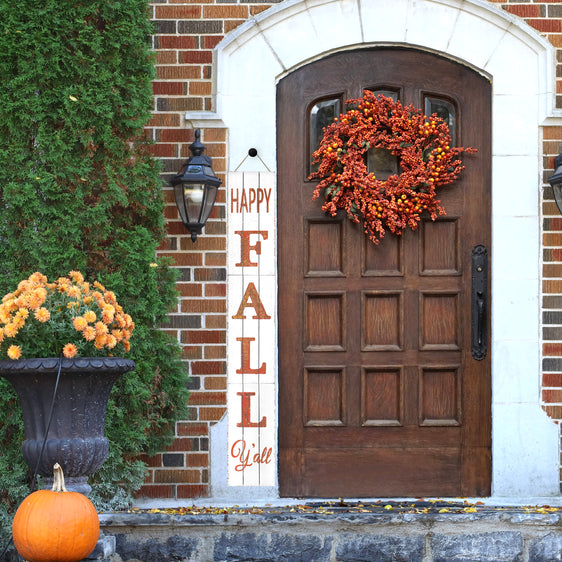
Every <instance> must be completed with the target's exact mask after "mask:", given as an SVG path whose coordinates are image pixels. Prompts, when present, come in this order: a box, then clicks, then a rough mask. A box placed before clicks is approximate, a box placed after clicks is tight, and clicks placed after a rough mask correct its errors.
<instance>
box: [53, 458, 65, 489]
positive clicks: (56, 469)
mask: <svg viewBox="0 0 562 562" xmlns="http://www.w3.org/2000/svg"><path fill="white" fill-rule="evenodd" d="M52 490H53V492H67V491H68V490H67V489H66V487H65V485H64V473H63V471H62V467H61V465H60V464H59V463H56V464H55V466H53V488H52Z"/></svg>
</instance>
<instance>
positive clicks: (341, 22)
mask: <svg viewBox="0 0 562 562" xmlns="http://www.w3.org/2000/svg"><path fill="white" fill-rule="evenodd" d="M380 45H401V46H412V47H416V48H421V49H426V50H430V51H433V52H436V53H439V54H441V55H443V56H446V57H450V58H453V59H455V60H458V61H460V62H461V63H463V64H465V65H467V66H470V67H472V68H474V69H477V70H478V71H480V72H482V73H484V74H486V75H487V76H488V77H490V78H491V81H492V97H493V100H492V119H493V123H492V131H493V139H492V170H493V172H492V174H493V175H492V189H493V195H492V237H493V243H492V249H491V255H492V271H493V278H492V294H493V297H492V298H493V300H492V315H493V324H492V354H493V355H492V357H493V367H492V370H493V390H492V392H493V411H492V417H493V422H492V423H493V429H492V438H493V452H492V456H493V473H492V486H493V494H494V495H496V496H511V497H513V496H519V497H531V496H550V495H557V494H558V493H559V474H558V466H559V457H558V430H557V428H556V426H555V425H554V424H553V423H552V422H551V421H550V420H548V418H546V416H545V415H544V413H543V412H542V410H541V408H540V376H539V374H540V343H541V342H540V263H541V256H540V220H539V219H540V208H539V201H540V197H539V195H540V186H541V183H542V182H541V174H542V164H541V161H542V158H541V147H540V126H541V125H543V124H544V123H545V121H546V120H547V119H551V118H553V117H559V116H560V115H559V113H558V112H557V110H555V109H554V105H553V104H554V57H553V49H552V47H551V45H550V43H548V42H547V41H546V40H545V39H544V38H543V37H542V36H540V35H539V34H538V33H537V32H536V31H534V30H533V29H532V28H530V27H529V26H528V25H526V24H525V23H523V22H522V21H521V20H519V19H517V18H516V17H514V16H512V15H510V14H508V13H507V12H505V11H503V10H500V9H498V8H496V7H495V6H494V5H492V4H491V3H489V2H487V1H484V0H393V1H392V2H389V1H388V0H285V1H283V2H281V3H280V4H278V5H275V6H274V7H272V8H270V9H268V10H266V11H265V12H262V13H261V14H260V15H258V16H257V17H255V18H253V19H251V20H248V21H247V22H246V23H244V24H243V25H241V26H240V27H238V28H237V29H236V30H234V31H233V32H232V33H230V34H229V35H228V36H227V37H226V38H225V39H224V40H223V41H222V42H221V43H220V44H219V45H218V46H217V48H216V50H215V60H214V69H213V73H214V74H213V75H214V80H215V83H214V96H215V108H216V111H215V112H214V113H209V112H201V113H197V112H190V113H188V114H186V119H187V120H188V122H190V124H191V125H192V126H200V127H210V126H223V127H226V128H228V139H229V141H228V158H229V170H235V169H236V168H237V167H239V166H240V165H241V164H242V165H241V167H240V169H241V170H244V169H248V170H250V169H254V170H255V169H257V170H261V169H264V168H262V167H259V166H261V165H262V163H261V162H259V163H258V162H257V160H258V159H248V158H246V155H247V151H248V149H249V148H250V147H254V148H256V149H258V153H259V156H260V159H261V161H262V162H263V163H264V164H265V165H266V166H267V167H268V168H269V169H270V170H272V171H274V170H275V169H276V104H275V95H276V84H277V83H278V81H279V80H280V79H281V78H282V77H283V76H285V75H286V74H288V73H290V72H291V71H292V70H294V69H296V68H298V67H300V66H302V65H304V64H306V63H307V62H310V61H312V60H316V59H319V58H322V57H324V56H326V55H328V54H330V53H333V52H337V51H341V50H344V49H354V48H361V47H370V46H380ZM252 167H253V168H252ZM256 167H257V168H256Z"/></svg>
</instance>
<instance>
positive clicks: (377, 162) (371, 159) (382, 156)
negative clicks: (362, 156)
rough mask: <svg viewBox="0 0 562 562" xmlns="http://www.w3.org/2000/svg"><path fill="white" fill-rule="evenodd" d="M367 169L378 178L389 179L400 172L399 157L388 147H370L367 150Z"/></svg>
mask: <svg viewBox="0 0 562 562" xmlns="http://www.w3.org/2000/svg"><path fill="white" fill-rule="evenodd" d="M367 170H368V171H369V172H370V173H372V174H375V177H376V178H377V179H378V180H387V179H388V177H389V176H391V175H392V174H397V173H398V158H397V157H396V156H394V154H392V152H390V150H387V149H386V148H369V150H368V151H367Z"/></svg>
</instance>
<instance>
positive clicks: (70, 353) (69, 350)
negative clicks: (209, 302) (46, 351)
mask: <svg viewBox="0 0 562 562" xmlns="http://www.w3.org/2000/svg"><path fill="white" fill-rule="evenodd" d="M77 353H78V348H77V347H76V346H75V345H74V344H73V343H67V344H66V345H65V346H64V347H63V348H62V354H63V355H64V356H65V357H66V358H67V359H72V358H73V357H76V354H77Z"/></svg>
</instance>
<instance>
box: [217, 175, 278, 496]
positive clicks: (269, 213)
mask: <svg viewBox="0 0 562 562" xmlns="http://www.w3.org/2000/svg"><path fill="white" fill-rule="evenodd" d="M274 186H275V174H274V173H262V172H231V173H229V174H228V178H227V185H226V191H227V214H228V221H227V223H228V244H229V247H228V270H227V271H228V278H227V283H228V331H227V346H228V371H227V376H228V383H227V385H228V387H227V406H228V484H229V486H273V485H274V484H275V474H276V470H277V451H276V427H275V420H276V412H275V405H276V400H275V396H276V394H275V372H274V369H275V364H276V351H275V350H276V345H275V325H276V319H275V317H274V315H275V309H276V291H275V266H276V260H275V230H274V227H275V209H274V206H275V201H274V197H275V189H274Z"/></svg>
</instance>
